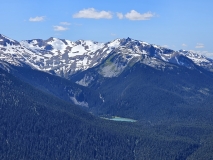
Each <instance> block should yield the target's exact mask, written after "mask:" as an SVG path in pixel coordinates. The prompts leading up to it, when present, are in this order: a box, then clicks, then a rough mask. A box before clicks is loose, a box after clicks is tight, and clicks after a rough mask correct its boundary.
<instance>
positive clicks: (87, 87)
mask: <svg viewBox="0 0 213 160" xmlns="http://www.w3.org/2000/svg"><path fill="white" fill-rule="evenodd" d="M0 68H1V70H0V71H1V74H0V78H1V83H2V84H1V95H3V96H2V97H1V104H2V106H4V107H3V108H4V111H5V112H4V113H7V114H8V116H7V114H3V112H2V115H1V117H2V122H5V123H2V125H1V126H2V129H3V130H2V133H4V134H2V135H4V136H3V138H2V142H3V143H4V145H5V146H7V144H8V136H6V135H7V134H6V132H7V130H6V129H5V127H6V126H7V125H6V122H7V123H8V124H13V123H14V122H13V121H12V118H11V117H12V116H14V117H17V118H16V120H17V124H18V123H20V124H21V125H24V126H26V128H32V127H35V126H34V125H35V124H34V123H35V122H38V121H39V123H38V124H39V125H41V126H42V125H43V124H42V123H40V121H43V122H45V116H47V117H48V119H50V121H48V122H45V123H44V125H45V126H48V123H49V124H50V125H51V126H54V125H55V124H54V123H56V124H57V125H56V127H57V128H60V129H59V130H61V132H62V133H66V132H68V131H67V130H66V129H65V128H66V127H65V126H64V127H65V128H64V129H63V128H61V127H58V123H60V120H62V119H63V116H65V117H67V119H66V120H65V121H66V124H68V123H72V122H71V121H72V120H73V121H74V123H72V124H73V125H74V127H77V126H76V125H77V124H78V123H80V124H82V125H81V126H80V127H77V128H76V132H75V133H73V132H72V136H75V137H76V138H74V139H73V141H74V142H75V143H76V145H75V146H72V148H75V149H76V152H73V150H72V149H71V150H72V153H73V155H75V156H73V157H72V158H78V159H85V156H86V155H81V154H79V153H80V152H81V149H82V148H81V147H80V146H78V142H79V139H78V136H77V135H81V136H82V137H84V138H83V139H84V140H85V141H84V140H83V141H81V142H79V143H82V144H83V147H85V148H90V147H91V146H90V145H89V144H90V143H92V142H95V146H96V148H92V150H93V152H90V151H88V155H89V158H88V159H100V158H101V159H103V157H104V154H106V153H105V152H104V149H103V148H102V149H100V148H101V146H102V147H106V146H108V147H109V146H110V145H114V146H115V150H116V148H117V150H116V151H119V150H120V149H121V148H122V147H121V146H120V145H119V143H121V142H122V146H123V148H122V151H124V150H126V149H127V148H128V149H127V154H124V153H123V152H117V153H118V154H116V155H114V157H113V154H109V155H108V159H113V158H114V159H116V158H118V157H119V155H120V154H123V156H122V158H121V159H129V158H130V159H159V155H160V157H161V159H194V158H195V157H196V158H197V159H202V158H203V157H205V159H211V157H212V156H213V155H212V153H211V152H206V154H203V152H204V150H206V149H207V150H208V149H209V148H211V147H212V146H213V144H212V143H211V142H210V143H209V140H210V141H211V139H212V137H213V128H212V126H211V124H212V122H213V119H212V114H213V107H212V103H213V72H212V71H213V60H212V59H210V58H207V57H205V56H202V55H199V54H196V53H193V52H191V51H185V50H179V51H174V50H172V49H168V48H165V47H161V46H158V45H155V44H149V43H147V42H143V41H140V40H134V39H131V38H126V39H115V40H113V41H111V42H107V43H100V42H94V41H89V40H88V41H85V40H78V41H76V42H72V41H70V40H64V39H58V38H52V37H51V38H49V39H47V40H42V39H33V40H24V41H21V42H18V41H16V40H13V39H11V38H8V37H6V36H4V35H2V34H0ZM6 79H7V80H6ZM25 86H26V87H25ZM13 88H14V89H13ZM30 90H31V91H32V92H33V94H32V93H31V92H30ZM34 92H35V93H34ZM6 95H8V97H10V98H7V96H6ZM21 95H23V97H22V96H21ZM5 97H6V98H5ZM42 97H43V98H44V100H43V99H42ZM53 99H54V101H53ZM25 101H26V104H28V105H27V106H25V105H24V104H25ZM19 102H21V103H19ZM19 104H20V105H19ZM60 104H61V105H60ZM15 106H18V107H20V106H21V107H20V112H19V110H18V109H17V108H13V107H15ZM33 106H34V107H33ZM69 106H70V107H71V108H69ZM10 107H11V108H10ZM28 107H29V108H28ZM37 108H39V109H38V110H37ZM22 109H24V110H23V111H22ZM13 110H14V111H16V112H18V113H20V114H17V115H16V114H15V112H13ZM31 110H32V111H33V114H34V115H31V114H32V113H31ZM41 112H43V115H45V116H41V117H40V118H38V117H36V116H37V113H39V114H41ZM53 112H54V113H53ZM48 113H51V114H50V115H48ZM25 114H26V116H25ZM9 115H11V116H9ZM29 115H31V116H32V117H34V118H33V119H34V120H33V121H32V122H33V123H32V124H28V123H25V122H27V121H28V120H27V119H26V118H27V117H29ZM18 116H21V117H22V120H21V121H20V122H19V120H18V119H19V118H18ZM113 116H119V117H124V118H131V119H133V120H135V121H137V122H135V123H126V122H113V121H106V120H103V119H100V118H98V117H102V118H104V119H110V118H111V117H113ZM54 117H57V120H53V119H54ZM69 118H70V120H68V119H69ZM3 120H4V121H3ZM75 121H76V122H75ZM51 122H54V123H51ZM64 123H65V122H64ZM39 125H38V126H39ZM69 127H71V126H69ZM69 127H68V130H69ZM90 127H91V130H90V129H89V128H90ZM53 128H54V127H53ZM82 128H85V130H84V129H82ZM17 129H18V130H17ZM78 129H80V130H78ZM99 129H100V130H101V131H100V134H97V130H99ZM15 130H17V132H18V133H19V131H20V128H15ZM81 130H83V131H81ZM125 130H132V132H129V131H125ZM145 130H146V131H145ZM50 132H52V130H45V132H41V130H39V129H38V130H37V129H34V130H33V132H30V133H31V134H32V135H31V136H32V137H34V136H35V135H36V136H38V135H39V134H41V135H42V136H44V137H45V136H47V135H49V133H50ZM108 132H109V133H108ZM9 133H10V132H9ZM107 133H108V134H109V135H112V139H113V138H114V139H113V141H114V140H115V141H116V143H114V144H111V143H108V141H112V139H108V138H107V137H108V136H107ZM10 134H11V135H12V134H15V132H13V131H12V130H11V133H10ZM20 134H21V132H20ZM57 134H58V131H54V135H52V134H51V136H50V137H51V138H54V139H55V136H56V135H57ZM102 134H103V135H106V137H101V136H100V135H102ZM63 135H64V136H65V134H63ZM87 135H90V136H89V137H88V140H89V141H90V143H89V144H88V145H87V143H86V139H87V138H86V137H87ZM148 135H150V136H148ZM24 136H27V134H26V135H25V134H24ZM119 136H121V137H120V138H119ZM56 137H57V136H56ZM127 137H128V138H127ZM154 137H155V138H154ZM66 138H70V137H69V136H68V137H66V136H65V139H66ZM101 138H106V139H107V141H106V142H101V143H97V142H98V141H101ZM153 138H154V139H153ZM23 139H25V137H23ZM34 139H36V140H38V139H37V138H35V137H34ZM125 139H129V140H128V143H126V142H125ZM102 140H103V139H102ZM44 141H48V144H52V143H51V141H50V140H47V139H46V140H44ZM154 141H155V142H156V143H154ZM117 142H118V143H117ZM14 143H17V144H19V141H14ZM56 143H61V141H54V143H53V144H56ZM69 143H71V142H70V141H69ZM103 143H104V144H105V145H104V144H103ZM175 143H177V145H176V146H175ZM148 144H150V145H148ZM19 145H20V144H19ZM28 145H29V146H31V145H32V144H31V143H28V142H26V145H25V146H23V148H21V149H22V151H21V152H22V153H23V152H24V153H25V154H26V155H28V154H27V153H26V152H25V151H24V150H26V148H25V147H26V146H28ZM37 145H39V146H40V144H37ZM60 145H61V146H64V145H65V144H64V142H63V144H62V143H61V144H60ZM60 145H59V146H60ZM155 145H156V146H155ZM173 145H174V146H173ZM29 146H28V147H29ZM41 146H42V145H41ZM145 146H146V147H145ZM160 146H162V148H161V147H160ZM171 146H173V147H172V148H171ZM120 147H121V148H120ZM159 147H160V148H161V149H160V148H159ZM44 148H45V147H44ZM62 148H63V147H62ZM97 148H98V149H97ZM106 148H107V147H106ZM166 148H171V150H172V151H171V150H167V149H166ZM34 149H35V148H33V149H32V150H34ZM0 150H2V149H1V148H0ZM11 150H14V149H13V148H11V147H9V149H8V150H7V155H4V156H2V157H3V159H5V157H7V156H8V153H9V152H11ZM56 150H57V149H56ZM62 150H63V149H62ZM62 150H61V151H62ZM107 150H108V149H107ZM54 151H55V150H54ZM108 151H109V150H108ZM164 151H165V152H164ZM39 152H40V154H41V157H42V158H44V157H48V156H47V155H45V153H50V152H49V151H48V150H47V148H45V149H44V152H41V151H39ZM67 152H68V150H66V152H64V153H66V154H65V156H64V157H65V158H67V157H68V154H67ZM111 152H112V151H111V150H110V153H111ZM130 152H131V154H130ZM146 152H147V153H149V154H145V153H146ZM30 153H31V152H30ZM128 153H129V154H128ZM155 153H156V155H155ZM15 154H18V153H15ZM51 154H52V152H51ZM2 155H3V154H2ZM55 155H56V156H58V157H59V158H61V157H63V156H61V157H60V154H58V153H56V154H55ZM154 155H155V156H154ZM81 156H82V157H81ZM10 158H11V157H10ZM31 158H32V157H31ZM24 159H27V158H26V157H25V158H24ZM34 159H36V158H35V157H34ZM106 159H107V158H106Z"/></svg>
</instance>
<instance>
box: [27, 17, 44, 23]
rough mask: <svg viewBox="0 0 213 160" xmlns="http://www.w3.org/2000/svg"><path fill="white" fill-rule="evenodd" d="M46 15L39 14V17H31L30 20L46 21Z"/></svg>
mask: <svg viewBox="0 0 213 160" xmlns="http://www.w3.org/2000/svg"><path fill="white" fill-rule="evenodd" d="M44 19H45V17H44V16H40V17H39V16H37V17H34V18H33V17H30V19H29V21H30V22H41V21H44Z"/></svg>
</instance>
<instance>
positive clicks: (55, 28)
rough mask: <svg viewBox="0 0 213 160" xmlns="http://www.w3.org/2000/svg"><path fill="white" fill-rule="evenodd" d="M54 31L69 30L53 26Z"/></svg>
mask: <svg viewBox="0 0 213 160" xmlns="http://www.w3.org/2000/svg"><path fill="white" fill-rule="evenodd" d="M53 28H54V31H66V30H68V29H69V28H66V27H63V26H53Z"/></svg>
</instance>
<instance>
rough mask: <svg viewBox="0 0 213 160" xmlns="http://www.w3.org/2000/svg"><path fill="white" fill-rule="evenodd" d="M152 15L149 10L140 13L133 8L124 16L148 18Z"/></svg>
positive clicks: (130, 18) (137, 18) (135, 18)
mask: <svg viewBox="0 0 213 160" xmlns="http://www.w3.org/2000/svg"><path fill="white" fill-rule="evenodd" d="M154 16H155V14H154V13H151V12H147V13H143V14H141V13H138V12H137V11H135V10H131V11H130V12H129V13H127V14H126V15H125V17H126V18H127V19H129V20H149V19H151V18H152V17H154Z"/></svg>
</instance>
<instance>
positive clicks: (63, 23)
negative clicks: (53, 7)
mask: <svg viewBox="0 0 213 160" xmlns="http://www.w3.org/2000/svg"><path fill="white" fill-rule="evenodd" d="M60 24H61V25H64V26H69V25H71V23H69V22H60Z"/></svg>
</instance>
